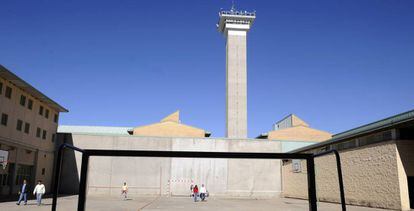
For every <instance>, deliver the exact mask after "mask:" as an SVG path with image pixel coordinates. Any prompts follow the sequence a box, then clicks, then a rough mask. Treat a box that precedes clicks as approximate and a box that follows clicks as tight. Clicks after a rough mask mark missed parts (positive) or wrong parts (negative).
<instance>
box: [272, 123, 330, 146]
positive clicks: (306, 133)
mask: <svg viewBox="0 0 414 211" xmlns="http://www.w3.org/2000/svg"><path fill="white" fill-rule="evenodd" d="M331 137H332V135H331V134H330V133H328V132H325V131H322V130H317V129H313V128H310V127H307V126H303V125H298V126H293V127H288V128H283V129H279V130H273V131H269V132H268V133H267V139H271V140H292V141H293V140H297V141H304V140H306V141H309V142H322V141H326V140H328V139H330V138H331Z"/></svg>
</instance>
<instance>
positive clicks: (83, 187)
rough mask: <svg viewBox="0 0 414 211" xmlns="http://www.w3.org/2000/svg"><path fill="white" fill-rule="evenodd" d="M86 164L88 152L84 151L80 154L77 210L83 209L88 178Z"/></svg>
mask: <svg viewBox="0 0 414 211" xmlns="http://www.w3.org/2000/svg"><path fill="white" fill-rule="evenodd" d="M88 164H89V154H88V153H86V152H85V153H83V154H82V167H81V175H80V183H79V198H78V211H84V210H85V202H86V184H87V178H88Z"/></svg>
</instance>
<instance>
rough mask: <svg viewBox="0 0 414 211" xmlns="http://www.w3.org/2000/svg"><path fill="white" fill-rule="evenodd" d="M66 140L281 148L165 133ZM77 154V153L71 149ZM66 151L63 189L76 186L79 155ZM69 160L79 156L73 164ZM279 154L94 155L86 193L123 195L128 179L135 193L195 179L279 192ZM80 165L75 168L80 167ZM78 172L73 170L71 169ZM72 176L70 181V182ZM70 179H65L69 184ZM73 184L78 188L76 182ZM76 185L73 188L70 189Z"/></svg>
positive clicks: (236, 189)
mask: <svg viewBox="0 0 414 211" xmlns="http://www.w3.org/2000/svg"><path fill="white" fill-rule="evenodd" d="M71 136H72V138H69V139H68V140H67V142H68V143H71V144H74V145H75V146H77V147H80V148H84V149H124V150H126V149H128V150H173V151H215V152H280V151H281V146H280V142H278V141H269V140H255V139H241V140H238V139H215V138H169V137H168V138H162V137H137V136H103V135H88V134H72V135H71ZM72 156H73V154H72ZM75 158H76V161H75V160H73V157H72V159H71V155H70V153H66V154H65V159H66V160H65V162H64V165H65V166H67V168H66V167H65V168H66V169H63V172H62V175H66V177H67V178H65V179H64V180H65V181H63V184H62V189H63V190H65V189H66V192H76V190H75V189H76V187H77V185H78V184H73V183H76V181H77V182H78V180H79V179H78V178H75V179H73V178H71V177H74V176H77V177H79V174H80V163H81V155H80V154H78V153H75ZM69 162H76V167H75V168H76V169H75V170H74V169H70V167H71V165H70V163H69ZM280 168H281V167H280V161H279V160H242V159H201V158H126V157H125V158H124V157H91V159H90V166H89V177H88V194H93V195H96V194H105V195H114V196H116V195H119V194H120V187H121V185H122V183H123V182H124V181H126V182H127V183H128V185H129V187H130V193H131V194H132V195H134V194H137V195H138V194H139V195H159V194H162V195H173V196H176V195H189V187H190V184H191V182H192V181H193V182H194V184H198V185H201V184H202V183H204V184H206V186H207V189H208V190H209V192H210V194H211V195H217V196H230V197H258V198H261V197H275V196H278V195H279V193H280V192H281V179H280V177H281V173H280ZM76 171H77V173H76ZM71 172H75V175H70V173H71ZM69 181H70V183H71V184H67V183H68V182H69ZM65 183H66V184H65ZM74 187H75V188H74ZM70 188H74V189H73V190H69V189H70Z"/></svg>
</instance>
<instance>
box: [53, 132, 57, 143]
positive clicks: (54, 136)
mask: <svg viewBox="0 0 414 211" xmlns="http://www.w3.org/2000/svg"><path fill="white" fill-rule="evenodd" d="M55 138H56V134H54V133H53V134H52V142H55Z"/></svg>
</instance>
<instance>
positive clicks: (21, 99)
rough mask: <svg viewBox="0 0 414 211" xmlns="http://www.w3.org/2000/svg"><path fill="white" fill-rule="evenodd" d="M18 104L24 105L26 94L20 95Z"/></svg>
mask: <svg viewBox="0 0 414 211" xmlns="http://www.w3.org/2000/svg"><path fill="white" fill-rule="evenodd" d="M20 105H21V106H26V96H24V95H21V96H20Z"/></svg>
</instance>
